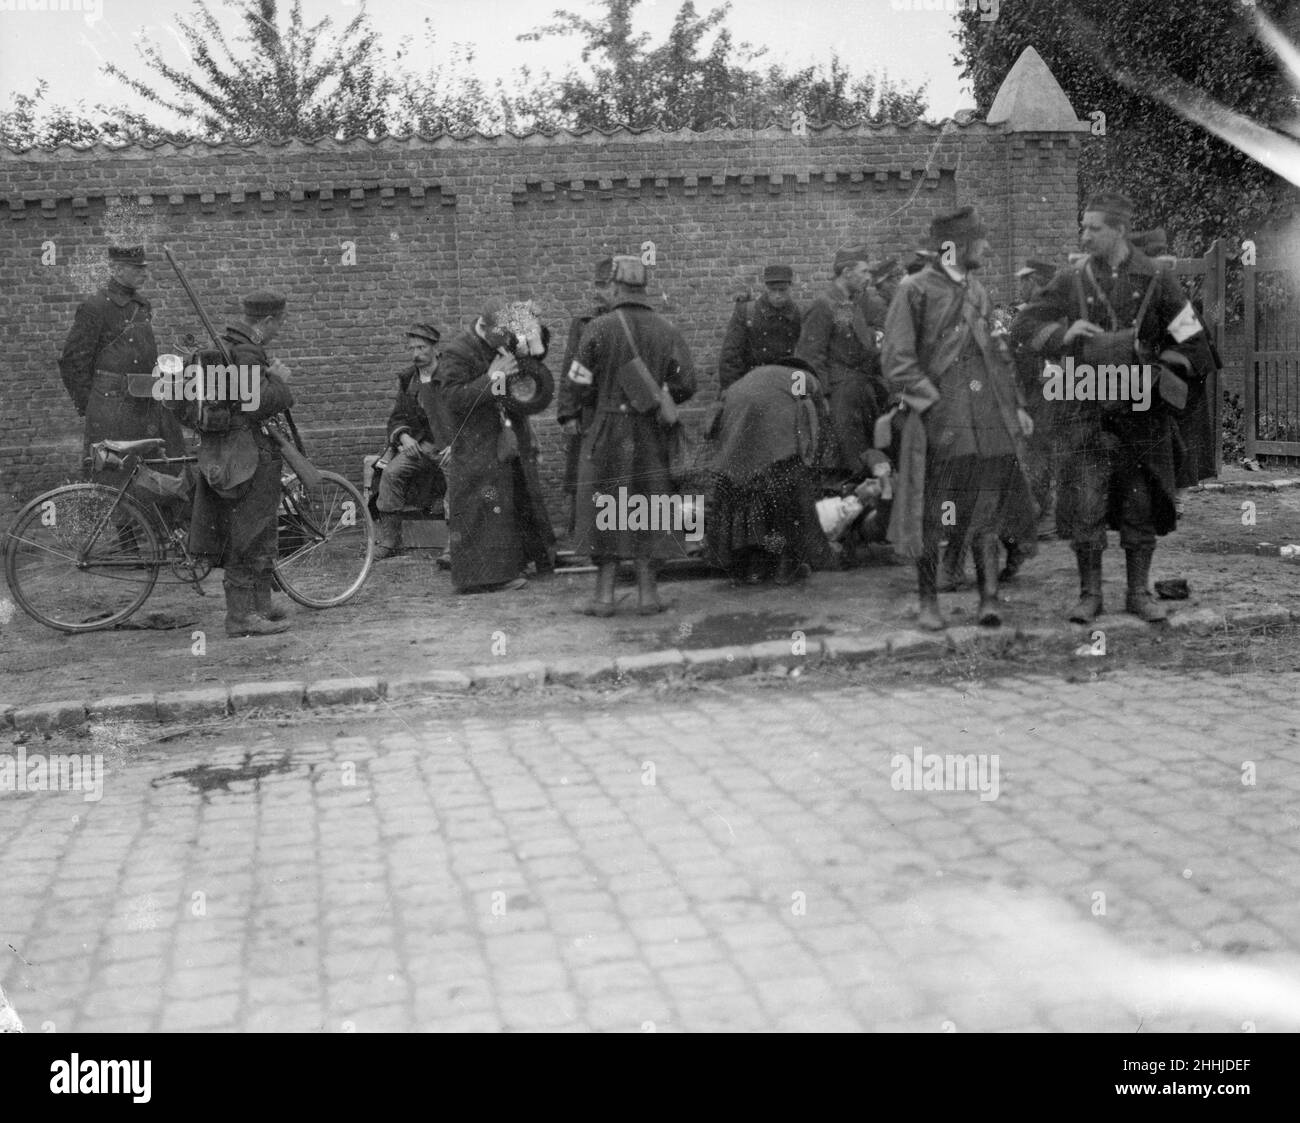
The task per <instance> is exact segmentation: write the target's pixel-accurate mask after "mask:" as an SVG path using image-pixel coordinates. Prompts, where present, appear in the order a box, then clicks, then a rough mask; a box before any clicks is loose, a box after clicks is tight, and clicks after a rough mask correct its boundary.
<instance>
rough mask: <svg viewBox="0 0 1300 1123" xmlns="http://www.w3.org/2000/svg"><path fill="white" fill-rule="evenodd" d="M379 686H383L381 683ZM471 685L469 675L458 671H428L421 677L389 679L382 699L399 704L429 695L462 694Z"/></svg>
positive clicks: (471, 681) (405, 676) (407, 676)
mask: <svg viewBox="0 0 1300 1123" xmlns="http://www.w3.org/2000/svg"><path fill="white" fill-rule="evenodd" d="M380 685H381V686H385V684H383V683H381V684H380ZM473 685H474V682H473V680H472V679H471V678H470V677H469V675H466V674H461V672H460V671H429V672H427V673H425V674H421V675H403V676H402V677H400V678H390V679H389V680H388V682H387V684H386V689H385V691H384V697H385V698H387V699H388V700H389V701H390V702H401V701H405V700H406V699H408V698H427V697H429V695H431V694H445V693H448V692H455V693H457V694H464V693H466V692H467V691H468V690H469V689H470V687H471V686H473Z"/></svg>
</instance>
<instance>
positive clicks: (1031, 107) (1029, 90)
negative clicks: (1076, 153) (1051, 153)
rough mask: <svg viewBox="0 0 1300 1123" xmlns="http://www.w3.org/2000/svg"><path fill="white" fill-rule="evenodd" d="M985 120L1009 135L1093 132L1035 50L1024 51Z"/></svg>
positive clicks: (1008, 72) (1031, 48)
mask: <svg viewBox="0 0 1300 1123" xmlns="http://www.w3.org/2000/svg"><path fill="white" fill-rule="evenodd" d="M985 120H986V121H987V122H988V123H989V124H990V125H1006V127H1007V131H1008V132H1013V133H1078V132H1088V131H1089V130H1090V126H1089V124H1088V122H1087V121H1080V120H1079V118H1078V117H1076V116H1075V114H1074V107H1073V106H1072V105H1071V104H1070V99H1069V98H1067V97H1066V96H1065V91H1064V90H1063V89H1061V83H1060V82H1058V81H1057V80H1056V78H1055V77H1054V76H1053V75H1052V72H1051V70H1049V69H1048V67H1047V63H1045V62H1044V61H1043V59H1042V56H1041V55H1040V54H1039V53H1038V52H1037V51H1036V50H1034V48H1033V47H1026V48H1025V49H1024V50H1023V51H1021V52H1020V57H1019V58H1018V59H1016V61H1015V65H1013V66H1012V67H1011V69H1010V70H1009V71H1007V76H1006V77H1005V78H1004V79H1003V80H1002V85H1001V86H999V87H998V94H997V97H995V98H994V99H993V106H992V108H990V109H989V115H988V117H986V118H985Z"/></svg>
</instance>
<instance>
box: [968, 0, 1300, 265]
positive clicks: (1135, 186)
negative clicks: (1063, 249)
mask: <svg viewBox="0 0 1300 1123" xmlns="http://www.w3.org/2000/svg"><path fill="white" fill-rule="evenodd" d="M1288 6H1289V0H1259V2H1258V7H1259V8H1260V9H1261V10H1267V11H1268V12H1270V13H1274V14H1276V13H1281V12H1282V11H1283V10H1285V9H1286V8H1288ZM1292 16H1293V18H1294V10H1293V12H1292ZM958 21H959V23H958V27H957V31H956V38H957V40H958V42H959V44H960V55H959V56H958V58H957V59H956V61H957V62H959V63H964V67H965V69H964V70H963V74H962V76H963V77H966V78H971V79H973V81H974V86H975V98H976V102H977V103H978V105H979V107H980V109H981V110H982V111H985V112H987V110H988V108H989V106H990V105H991V103H992V101H993V97H994V95H995V93H996V91H997V88H998V86H999V85H1000V84H1001V82H1002V79H1003V78H1004V77H1006V74H1007V71H1008V70H1010V68H1011V66H1012V64H1013V63H1014V62H1015V60H1016V59H1017V58H1018V57H1019V55H1020V52H1021V51H1022V50H1023V49H1024V48H1025V47H1027V46H1033V47H1034V48H1035V49H1036V50H1037V51H1038V53H1039V54H1040V55H1041V56H1042V57H1043V60H1044V61H1045V62H1046V63H1047V65H1048V66H1049V67H1050V68H1051V70H1052V73H1053V74H1054V75H1055V76H1056V79H1057V81H1059V82H1060V83H1061V87H1062V89H1064V91H1065V94H1066V96H1067V97H1068V98H1069V99H1070V102H1071V104H1072V105H1073V106H1074V108H1075V112H1076V113H1078V114H1079V115H1080V116H1082V117H1088V116H1090V115H1092V114H1093V113H1094V112H1096V111H1100V112H1101V113H1103V114H1104V115H1105V118H1104V121H1105V132H1104V135H1094V136H1090V137H1089V138H1088V139H1087V140H1086V141H1085V143H1084V146H1083V152H1082V156H1081V159H1080V165H1079V187H1080V192H1081V195H1082V196H1083V197H1084V198H1085V199H1086V197H1087V196H1088V195H1089V194H1091V193H1092V192H1093V191H1095V190H1098V189H1100V188H1112V189H1118V190H1122V191H1124V192H1125V193H1126V194H1128V195H1129V196H1130V197H1131V198H1132V199H1133V201H1134V203H1135V204H1136V206H1137V213H1138V215H1139V217H1140V219H1141V221H1142V223H1143V224H1144V225H1150V226H1155V225H1164V226H1166V227H1167V228H1168V230H1169V236H1170V242H1171V246H1172V248H1173V249H1174V250H1175V251H1177V252H1179V253H1180V254H1182V255H1183V256H1190V255H1193V254H1201V253H1204V252H1205V251H1206V249H1207V248H1208V246H1209V244H1210V243H1211V242H1212V241H1213V239H1215V238H1216V237H1224V238H1226V239H1227V240H1228V241H1229V243H1230V245H1231V244H1234V243H1238V242H1239V241H1240V239H1241V238H1242V237H1245V236H1248V235H1249V234H1250V233H1251V232H1253V230H1254V229H1255V227H1256V226H1257V225H1258V224H1260V223H1261V222H1262V221H1264V220H1265V219H1266V218H1267V217H1268V216H1269V214H1270V213H1271V212H1272V211H1273V210H1274V208H1275V206H1276V200H1277V194H1278V189H1279V186H1280V181H1279V179H1278V177H1277V176H1275V175H1274V174H1272V173H1271V172H1269V171H1268V170H1267V169H1265V168H1263V167H1261V166H1260V165H1259V164H1257V163H1255V162H1254V161H1253V160H1251V159H1249V158H1248V157H1247V156H1245V155H1244V154H1243V153H1242V152H1240V151H1238V150H1237V149H1236V148H1234V147H1233V146H1232V145H1231V144H1228V143H1226V142H1224V141H1222V140H1219V139H1217V138H1216V137H1214V136H1213V135H1211V134H1210V133H1209V132H1207V131H1205V130H1204V129H1202V128H1201V127H1200V126H1199V125H1197V124H1195V123H1194V122H1192V121H1189V120H1187V119H1185V118H1184V117H1182V116H1180V115H1178V114H1177V113H1175V112H1173V111H1172V110H1171V109H1169V108H1167V107H1166V106H1165V105H1163V104H1161V102H1160V100H1159V99H1158V98H1157V97H1156V96H1153V95H1154V93H1155V92H1156V91H1159V90H1161V89H1164V88H1166V87H1168V86H1169V85H1171V84H1174V83H1187V84H1189V85H1191V86H1193V87H1195V88H1197V89H1199V90H1200V91H1202V92H1203V93H1204V94H1207V95H1209V96H1210V97H1212V98H1214V99H1216V100H1217V101H1219V102H1220V103H1222V104H1224V105H1226V106H1228V107H1230V108H1232V109H1234V110H1236V111H1238V112H1240V113H1242V114H1244V115H1246V116H1248V117H1250V118H1251V119H1252V120H1254V121H1256V122H1258V123H1261V124H1265V125H1276V124H1278V123H1283V122H1285V123H1289V122H1290V121H1292V120H1293V119H1294V118H1295V116H1296V109H1297V106H1296V104H1295V100H1294V98H1293V97H1292V96H1289V95H1288V93H1287V91H1286V88H1285V84H1284V82H1283V80H1282V75H1281V72H1280V68H1279V66H1278V63H1277V60H1276V59H1275V58H1274V57H1273V55H1272V54H1271V53H1270V52H1269V51H1268V50H1266V49H1265V48H1264V47H1263V46H1262V45H1261V44H1260V43H1259V42H1258V41H1257V40H1256V38H1255V36H1254V33H1253V28H1252V26H1251V23H1250V21H1249V19H1248V18H1247V16H1246V15H1245V14H1244V13H1243V12H1242V11H1241V10H1238V9H1234V7H1233V6H1231V5H1228V4H1225V3H1224V2H1223V0H1143V3H1140V4H1115V3H1113V2H1111V0H1070V3H1068V4H1062V3H1060V0H1003V2H1002V4H1001V6H1000V9H999V14H998V18H997V19H996V20H994V21H989V22H984V21H981V20H980V19H979V13H978V12H977V11H975V10H974V9H967V10H965V11H962V12H960V13H959V15H958Z"/></svg>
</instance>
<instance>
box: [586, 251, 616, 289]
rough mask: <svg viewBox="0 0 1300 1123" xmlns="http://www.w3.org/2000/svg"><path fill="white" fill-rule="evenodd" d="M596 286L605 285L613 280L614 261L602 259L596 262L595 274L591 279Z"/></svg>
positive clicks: (607, 258)
mask: <svg viewBox="0 0 1300 1123" xmlns="http://www.w3.org/2000/svg"><path fill="white" fill-rule="evenodd" d="M591 279H592V280H593V281H594V282H595V283H596V284H598V285H607V284H609V283H610V281H612V280H613V279H614V259H613V258H612V257H602V258H601V259H600V260H599V261H598V262H596V272H595V273H594V274H592V278H591Z"/></svg>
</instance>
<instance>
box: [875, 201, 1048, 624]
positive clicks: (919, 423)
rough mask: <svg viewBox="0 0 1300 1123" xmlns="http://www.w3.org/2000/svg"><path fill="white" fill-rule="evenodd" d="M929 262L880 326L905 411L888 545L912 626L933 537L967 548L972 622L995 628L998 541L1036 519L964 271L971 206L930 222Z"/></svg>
mask: <svg viewBox="0 0 1300 1123" xmlns="http://www.w3.org/2000/svg"><path fill="white" fill-rule="evenodd" d="M930 241H931V249H932V250H933V251H934V253H935V255H936V256H935V258H934V259H933V260H932V261H931V262H930V264H928V265H927V266H926V267H925V268H923V269H922V270H921V271H920V272H919V273H914V274H912V275H911V276H908V277H905V278H904V279H903V280H902V282H900V284H899V288H898V294H897V295H896V296H895V298H894V302H893V304H891V305H890V308H889V317H888V319H887V320H886V323H885V344H884V368H885V376H886V378H887V379H888V380H889V386H890V389H891V390H892V391H893V392H894V393H895V394H896V395H897V396H898V397H899V398H900V399H901V400H902V402H903V404H904V405H905V406H906V409H907V418H906V420H905V422H904V428H903V435H902V450H901V453H900V458H899V480H898V484H897V487H896V488H895V493H894V506H893V511H892V515H891V522H890V528H889V529H890V540H891V541H892V542H893V543H894V548H895V550H896V551H897V552H898V553H899V554H901V555H902V556H904V557H910V558H915V559H916V563H917V565H916V568H917V591H918V593H919V595H920V605H921V609H920V615H919V617H918V620H917V623H918V625H919V626H920V627H921V628H924V629H927V630H931V631H937V630H939V629H941V628H942V627H943V626H944V623H943V618H942V616H941V615H940V613H939V598H938V587H937V575H938V566H939V542H940V540H941V539H942V538H943V537H945V534H946V536H947V537H948V540H949V541H950V542H951V541H953V540H954V539H955V540H956V541H957V542H965V541H970V542H971V545H972V549H973V552H974V555H975V572H976V575H977V578H978V582H979V607H978V610H977V620H978V622H979V623H980V624H983V625H985V626H987V627H996V626H998V625H999V624H1000V623H1001V622H1002V621H1001V613H1000V609H999V606H998V539H999V537H1000V536H1006V537H1012V536H1014V535H1015V534H1016V533H1018V532H1020V531H1021V528H1023V527H1025V526H1026V525H1030V526H1032V517H1033V514H1034V513H1035V508H1034V505H1033V499H1032V498H1031V496H1030V491H1029V483H1028V481H1027V480H1026V479H1025V477H1024V473H1023V470H1022V468H1021V464H1022V462H1023V454H1024V438H1025V437H1027V436H1028V435H1029V434H1030V433H1031V432H1032V430H1033V423H1032V421H1031V420H1030V417H1029V414H1028V413H1026V412H1025V409H1024V397H1023V395H1022V394H1021V391H1020V387H1019V385H1018V384H1017V381H1016V375H1015V368H1014V365H1013V364H1012V361H1011V356H1010V354H1009V352H1008V350H1007V348H1006V344H1005V341H1004V340H1003V339H1001V338H999V337H997V336H995V335H994V334H993V331H992V323H991V319H992V305H991V303H990V301H989V297H988V293H987V292H986V291H985V289H984V286H983V285H982V284H980V282H979V281H978V280H977V279H976V278H975V277H974V276H973V273H974V271H975V270H977V269H979V268H981V267H982V266H983V263H984V258H985V255H986V254H987V252H988V248H989V243H988V238H987V237H986V236H985V231H984V225H983V223H982V222H981V221H980V219H979V216H978V215H977V214H976V213H975V208H974V207H962V208H960V209H959V210H956V211H953V212H952V213H950V214H946V215H941V216H940V217H938V218H936V219H935V220H934V221H933V222H932V223H931V224H930Z"/></svg>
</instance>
